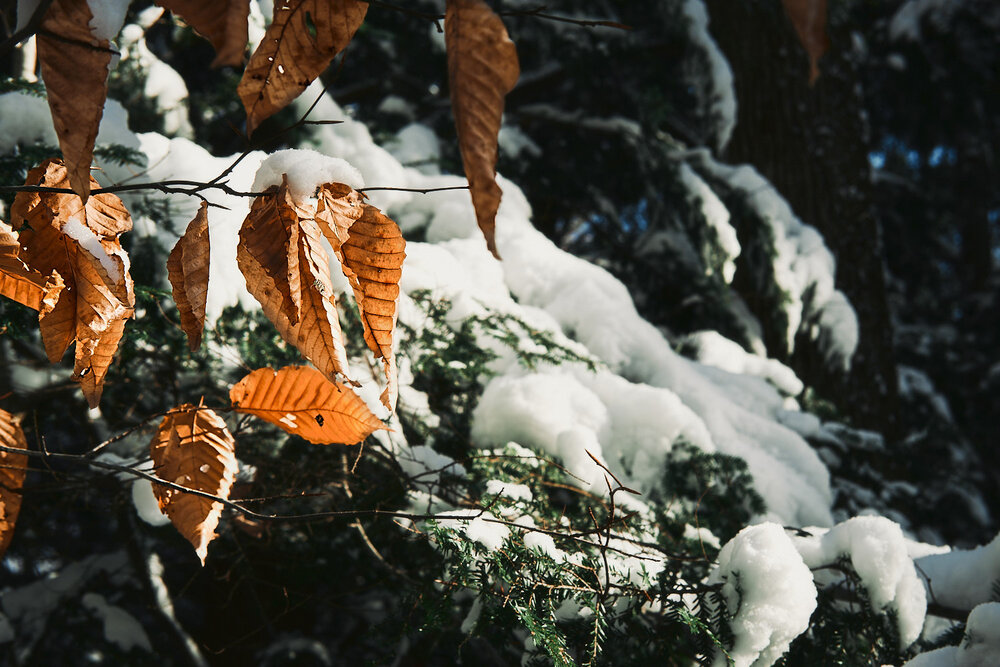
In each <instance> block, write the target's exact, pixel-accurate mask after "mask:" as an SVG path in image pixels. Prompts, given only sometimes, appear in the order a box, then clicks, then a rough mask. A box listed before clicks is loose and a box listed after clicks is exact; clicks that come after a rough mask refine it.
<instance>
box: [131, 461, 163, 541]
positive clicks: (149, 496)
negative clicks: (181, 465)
mask: <svg viewBox="0 0 1000 667" xmlns="http://www.w3.org/2000/svg"><path fill="white" fill-rule="evenodd" d="M136 470H142V471H144V472H152V470H153V462H152V461H145V462H144V463H142V464H140V465H138V466H136ZM132 506H133V507H135V512H136V514H138V515H139V518H140V519H142V520H143V521H145V522H146V523H148V524H149V525H151V526H165V525H167V524H168V523H170V517H168V516H167V515H166V514H164V513H163V512H162V511H161V510H160V504H159V502H158V501H157V500H156V496H154V495H153V483H152V482H150V481H149V480H148V479H143V478H141V477H138V478H136V480H135V481H134V482H132Z"/></svg>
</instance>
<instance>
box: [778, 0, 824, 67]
mask: <svg viewBox="0 0 1000 667" xmlns="http://www.w3.org/2000/svg"><path fill="white" fill-rule="evenodd" d="M782 4H783V5H784V6H785V14H786V15H787V16H788V18H789V20H790V21H791V22H792V25H793V26H795V32H796V33H797V34H798V36H799V42H800V43H801V44H802V48H803V49H805V51H806V55H807V56H809V85H812V84H814V83H816V79H817V78H819V64H818V63H819V59H820V58H821V57H822V56H823V54H824V53H826V51H827V49H829V48H830V38H829V37H828V36H827V34H826V0H782Z"/></svg>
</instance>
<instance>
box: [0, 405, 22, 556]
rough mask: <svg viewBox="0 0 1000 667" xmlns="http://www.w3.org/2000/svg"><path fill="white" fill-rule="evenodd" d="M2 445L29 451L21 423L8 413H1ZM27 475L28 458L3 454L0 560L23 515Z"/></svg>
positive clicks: (0, 458)
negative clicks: (22, 493) (22, 490)
mask: <svg viewBox="0 0 1000 667" xmlns="http://www.w3.org/2000/svg"><path fill="white" fill-rule="evenodd" d="M0 445H3V446H4V447H11V448H13V449H27V448H28V443H27V441H26V440H25V439H24V431H22V430H21V421H20V420H19V419H18V418H17V417H15V416H14V415H12V414H10V413H9V412H7V411H6V410H0ZM27 474H28V457H27V456H25V455H24V454H14V453H11V452H3V451H0V556H3V554H4V552H6V551H7V547H8V546H9V545H10V541H11V539H12V538H13V537H14V526H15V525H16V524H17V515H18V513H19V512H20V511H21V487H22V486H23V485H24V478H25V476H26V475H27Z"/></svg>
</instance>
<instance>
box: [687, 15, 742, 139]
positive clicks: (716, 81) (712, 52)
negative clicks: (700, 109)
mask: <svg viewBox="0 0 1000 667" xmlns="http://www.w3.org/2000/svg"><path fill="white" fill-rule="evenodd" d="M682 11H683V12H684V16H685V17H686V18H687V19H688V21H690V23H691V27H690V29H689V30H688V36H689V37H690V38H691V40H692V41H693V42H694V43H695V44H696V45H697V46H698V47H700V48H701V50H702V52H703V53H704V54H705V57H706V58H708V65H709V70H710V74H709V75H708V86H709V89H710V90H709V95H710V97H711V100H712V102H711V109H712V116H713V120H714V121H715V123H716V137H715V143H716V147H717V148H718V149H719V150H722V149H723V148H725V147H726V144H728V143H729V138H730V137H731V136H732V135H733V128H735V127H736V94H735V92H734V87H733V70H732V68H730V67H729V62H728V61H727V60H726V57H725V56H724V55H723V54H722V50H721V49H720V48H719V45H718V44H716V42H715V40H714V39H713V38H712V35H711V33H709V31H708V11H707V10H706V9H705V3H704V2H703V1H702V0H685V1H684V5H683V7H682Z"/></svg>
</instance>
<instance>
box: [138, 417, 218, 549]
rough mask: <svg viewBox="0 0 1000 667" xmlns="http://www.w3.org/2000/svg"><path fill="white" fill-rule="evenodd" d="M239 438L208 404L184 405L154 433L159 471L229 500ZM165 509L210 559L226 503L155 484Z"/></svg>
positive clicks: (153, 448) (169, 478)
mask: <svg viewBox="0 0 1000 667" xmlns="http://www.w3.org/2000/svg"><path fill="white" fill-rule="evenodd" d="M235 447H236V443H235V441H234V440H233V436H232V435H231V434H230V433H229V429H227V428H226V423H225V422H224V421H222V419H221V418H220V417H219V415H217V414H215V413H214V412H212V411H211V410H209V409H208V408H204V407H195V406H193V405H190V404H184V405H181V406H178V407H177V408H175V409H173V410H171V411H170V412H168V413H167V416H166V417H164V418H163V421H162V422H160V428H159V429H158V430H157V431H156V435H154V436H153V441H152V443H150V446H149V455H150V457H151V458H152V459H153V466H154V468H155V470H156V476H157V477H159V478H160V479H162V480H164V481H167V482H173V483H174V484H177V485H179V486H183V487H185V488H188V489H193V490H195V491H203V492H205V493H209V494H212V495H213V496H217V497H219V498H225V499H227V500H228V499H229V490H230V489H231V488H232V486H233V482H234V481H235V479H236V471H237V464H236V453H235ZM153 495H154V496H156V500H157V501H158V502H159V504H160V510H161V511H162V512H163V513H164V514H166V515H167V516H168V517H170V522H171V523H173V524H174V527H175V528H176V529H177V530H178V531H179V532H180V534H181V535H183V536H184V537H185V538H187V539H188V540H189V541H190V542H191V544H192V545H194V550H195V553H197V554H198V558H200V559H201V564H202V565H204V564H205V556H207V555H208V543H209V542H211V541H212V540H213V539H215V528H216V527H217V526H218V525H219V517H220V516H221V515H222V503H220V502H219V501H217V500H212V499H210V498H205V497H204V496H198V495H194V494H192V493H185V492H184V491H180V490H178V489H174V488H171V487H168V486H164V485H163V484H158V483H155V482H154V483H153Z"/></svg>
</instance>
